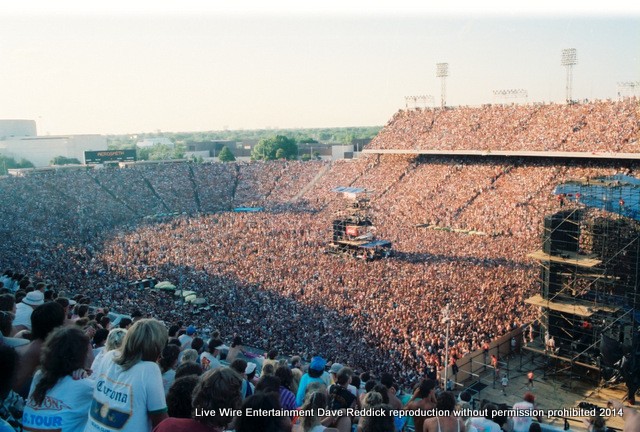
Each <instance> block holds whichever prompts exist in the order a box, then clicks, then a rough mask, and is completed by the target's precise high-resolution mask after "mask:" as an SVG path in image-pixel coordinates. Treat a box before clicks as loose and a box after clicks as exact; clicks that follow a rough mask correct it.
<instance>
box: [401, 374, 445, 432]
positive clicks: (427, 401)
mask: <svg viewBox="0 0 640 432" xmlns="http://www.w3.org/2000/svg"><path fill="white" fill-rule="evenodd" d="M436 385H437V382H436V381H435V380H432V379H428V378H427V379H423V380H422V381H421V382H420V385H419V386H418V387H416V389H415V390H414V391H413V395H412V396H411V399H409V401H408V402H407V404H406V405H405V409H406V410H418V409H420V410H430V409H434V408H435V407H436V391H435V388H436ZM427 418H428V417H426V416H413V424H414V425H415V430H416V431H421V430H422V427H423V425H424V421H425V420H426V419H427Z"/></svg>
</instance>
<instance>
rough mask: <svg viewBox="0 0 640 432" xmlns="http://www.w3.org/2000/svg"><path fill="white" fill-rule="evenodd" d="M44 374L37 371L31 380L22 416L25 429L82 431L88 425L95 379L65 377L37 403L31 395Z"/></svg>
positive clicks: (66, 431)
mask: <svg viewBox="0 0 640 432" xmlns="http://www.w3.org/2000/svg"><path fill="white" fill-rule="evenodd" d="M41 377H42V373H41V372H40V371H38V372H37V373H36V375H35V376H34V377H33V381H32V383H31V390H29V399H28V400H27V401H26V404H25V407H24V413H23V415H22V424H23V426H24V428H25V430H38V431H47V430H51V431H61V430H62V431H65V432H82V431H83V430H84V427H85V425H86V424H87V414H88V413H89V408H90V407H91V400H92V398H91V396H92V395H93V386H94V384H95V381H93V380H91V379H89V378H85V379H80V380H74V379H73V378H72V377H70V376H66V377H64V378H62V379H61V380H59V381H58V382H57V383H56V385H55V386H53V387H52V388H50V389H49V391H47V394H46V396H45V399H44V401H43V403H42V405H40V406H36V405H35V403H34V402H33V400H32V399H31V395H32V394H33V391H34V390H35V388H36V384H37V383H38V381H40V378H41Z"/></svg>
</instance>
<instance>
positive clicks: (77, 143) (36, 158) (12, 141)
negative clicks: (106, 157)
mask: <svg viewBox="0 0 640 432" xmlns="http://www.w3.org/2000/svg"><path fill="white" fill-rule="evenodd" d="M106 148H107V138H106V137H105V136H103V135H64V136H63V135H61V136H55V135H51V136H41V137H38V136H28V137H19V138H17V137H16V138H9V139H6V140H0V153H1V154H3V155H5V156H8V157H12V158H14V159H15V160H17V161H18V160H20V159H27V160H28V161H31V162H32V163H33V164H34V165H35V166H36V167H44V166H48V165H49V162H51V159H53V158H54V157H56V156H65V157H68V158H76V159H78V160H79V161H80V162H84V152H85V151H86V150H105V149H106Z"/></svg>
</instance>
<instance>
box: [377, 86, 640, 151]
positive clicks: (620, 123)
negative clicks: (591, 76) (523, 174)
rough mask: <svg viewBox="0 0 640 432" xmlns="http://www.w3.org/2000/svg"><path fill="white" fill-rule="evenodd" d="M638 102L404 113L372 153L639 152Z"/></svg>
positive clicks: (392, 122) (397, 116) (385, 131)
mask: <svg viewBox="0 0 640 432" xmlns="http://www.w3.org/2000/svg"><path fill="white" fill-rule="evenodd" d="M639 120H640V117H639V111H638V99H637V98H635V97H634V98H627V99H624V100H622V101H610V100H606V101H589V102H584V103H576V104H531V105H483V106H481V107H464V106H462V107H455V108H446V109H441V108H434V109H412V110H401V111H399V112H398V113H396V114H395V115H394V117H393V118H392V119H391V120H390V121H389V123H388V124H387V125H386V127H385V128H384V129H383V130H382V131H381V132H380V133H379V134H378V136H376V138H374V140H373V141H372V142H371V144H370V145H369V148H374V149H405V150H503V151H519V150H520V151H565V152H614V153H636V152H638V150H639V148H638V136H639V134H640V121H639Z"/></svg>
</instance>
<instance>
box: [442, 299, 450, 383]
mask: <svg viewBox="0 0 640 432" xmlns="http://www.w3.org/2000/svg"><path fill="white" fill-rule="evenodd" d="M440 322H441V323H442V324H444V323H446V324H447V332H446V336H445V340H444V390H445V391H447V382H448V378H449V377H448V370H449V331H450V329H451V317H450V316H449V305H448V304H447V305H446V306H445V307H444V309H442V319H441V320H440Z"/></svg>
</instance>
